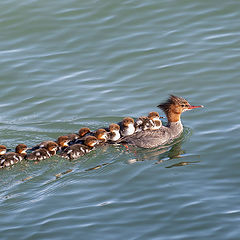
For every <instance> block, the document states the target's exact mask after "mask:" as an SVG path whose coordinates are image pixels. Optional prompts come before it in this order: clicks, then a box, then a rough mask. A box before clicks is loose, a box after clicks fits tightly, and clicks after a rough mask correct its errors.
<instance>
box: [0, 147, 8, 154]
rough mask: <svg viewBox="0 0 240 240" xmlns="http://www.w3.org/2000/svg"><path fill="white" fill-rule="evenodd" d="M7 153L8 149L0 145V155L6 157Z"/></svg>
mask: <svg viewBox="0 0 240 240" xmlns="http://www.w3.org/2000/svg"><path fill="white" fill-rule="evenodd" d="M6 152H7V148H6V147H5V146H4V145H0V155H4V154H5V153H6Z"/></svg>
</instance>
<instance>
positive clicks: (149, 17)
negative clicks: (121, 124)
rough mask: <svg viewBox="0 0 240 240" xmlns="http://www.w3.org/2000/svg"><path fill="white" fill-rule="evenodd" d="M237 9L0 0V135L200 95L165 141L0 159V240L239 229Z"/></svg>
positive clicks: (231, 232)
mask: <svg viewBox="0 0 240 240" xmlns="http://www.w3.org/2000/svg"><path fill="white" fill-rule="evenodd" d="M239 19H240V5H239V2H238V1H237V0H235V1H221V2H219V1H216V0H215V1H183V0H180V1H177V0H175V1H158V0H150V1H137V0H128V1H127V0H123V1H106V0H102V1H99V0H90V1H76V0H70V1H62V0H58V1H46V0H41V1H34V0H23V1H16V0H8V1H7V0H3V1H1V2H0V29H1V35H0V42H1V45H0V89H1V95H0V110H1V115H0V134H1V144H4V145H6V146H7V147H8V148H14V147H15V146H16V145H17V144H18V143H26V144H27V145H28V146H33V145H34V144H36V143H39V142H40V141H42V140H46V139H56V138H57V137H58V136H59V135H63V134H67V133H71V132H76V131H77V130H78V129H79V128H80V127H83V126H88V127H90V128H91V129H92V130H94V129H97V128H100V127H102V126H108V124H110V123H112V122H118V121H120V120H121V119H122V118H123V117H125V116H132V117H138V116H142V115H146V114H147V113H148V112H149V111H153V110H154V111H156V110H157V108H156V106H157V105H158V104H159V103H160V102H162V101H164V100H165V99H166V98H167V97H168V94H176V95H178V96H182V97H185V98H187V99H188V100H189V102H190V103H192V104H196V105H200V104H202V105H204V106H205V108H204V109H198V110H194V111H191V112H187V113H184V114H183V116H182V122H183V123H184V126H185V128H184V133H183V135H182V136H181V137H180V138H179V139H177V140H176V141H175V142H174V143H173V144H171V145H169V146H165V147H164V148H163V147H160V148H157V149H148V150H146V149H138V148H132V147H131V148H130V149H129V150H126V149H125V148H124V147H120V146H119V147H114V146H110V147H106V148H99V149H97V150H96V151H93V152H91V153H90V154H88V155H86V156H84V157H82V158H81V159H78V160H75V161H72V162H69V161H66V160H64V159H61V158H58V157H53V158H51V159H49V160H46V161H42V162H41V163H39V164H34V163H29V162H21V163H20V164H17V165H15V166H14V167H12V168H6V169H2V170H1V171H0V183H1V188H0V203H1V210H0V238H1V240H2V239H79V237H80V238H81V239H111V240H112V239H144V240H145V239H174V240H175V239H191V240H192V239H217V240H219V239H239V234H240V230H239V224H240V200H239V199H240V198H239V190H238V189H239V184H240V175H239V168H240V162H239V159H240V151H239V129H240V123H239V122H240V121H239V120H240V118H239V116H240V108H239V106H238V103H239V100H240V98H239V89H240V82H239V75H240V70H239V69H240V56H239V52H240V42H239V38H240V32H239ZM160 114H163V113H162V112H160Z"/></svg>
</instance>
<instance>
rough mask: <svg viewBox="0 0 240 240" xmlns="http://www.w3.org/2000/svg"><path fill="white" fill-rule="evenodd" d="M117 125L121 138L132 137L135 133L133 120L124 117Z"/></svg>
mask: <svg viewBox="0 0 240 240" xmlns="http://www.w3.org/2000/svg"><path fill="white" fill-rule="evenodd" d="M119 125H120V133H121V136H122V137H125V136H129V135H132V134H133V133H134V132H135V127H134V120H133V118H130V117H125V118H124V119H123V120H122V122H120V124H119Z"/></svg>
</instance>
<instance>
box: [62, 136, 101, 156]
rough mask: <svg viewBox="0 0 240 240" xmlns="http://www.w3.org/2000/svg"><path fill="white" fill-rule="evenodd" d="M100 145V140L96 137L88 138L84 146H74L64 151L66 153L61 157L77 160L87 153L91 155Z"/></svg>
mask: <svg viewBox="0 0 240 240" xmlns="http://www.w3.org/2000/svg"><path fill="white" fill-rule="evenodd" d="M97 143H98V140H97V138H96V137H94V136H88V137H86V139H85V140H84V145H83V144H74V145H72V146H69V147H67V148H65V149H64V151H63V152H62V153H61V154H60V155H61V157H63V158H66V159H69V160H72V159H77V158H79V157H81V156H83V155H84V154H86V153H89V152H90V151H92V150H93V149H94V146H95V145H96V144H97Z"/></svg>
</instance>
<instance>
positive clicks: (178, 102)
mask: <svg viewBox="0 0 240 240" xmlns="http://www.w3.org/2000/svg"><path fill="white" fill-rule="evenodd" d="M158 107H159V108H160V109H162V110H163V111H164V113H165V114H166V116H167V118H168V121H169V122H177V121H179V120H180V116H181V114H182V112H185V111H188V110H192V109H194V108H200V107H203V106H202V105H200V106H192V105H190V103H189V102H188V101H187V100H186V99H184V98H181V97H177V96H174V95H171V96H170V97H169V98H168V100H167V101H166V102H164V103H161V104H159V105H158Z"/></svg>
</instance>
